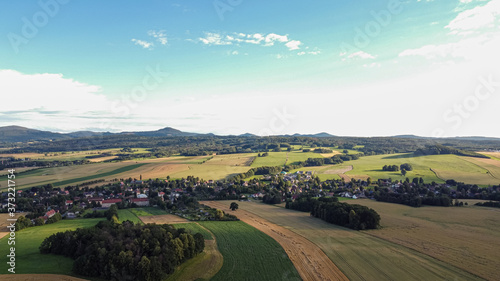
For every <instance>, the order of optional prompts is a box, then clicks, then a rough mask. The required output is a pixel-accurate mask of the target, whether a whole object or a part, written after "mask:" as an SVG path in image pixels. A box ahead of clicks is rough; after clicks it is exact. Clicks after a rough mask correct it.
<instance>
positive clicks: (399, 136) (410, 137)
mask: <svg viewBox="0 0 500 281" xmlns="http://www.w3.org/2000/svg"><path fill="white" fill-rule="evenodd" d="M393 138H398V139H426V137H420V136H415V135H397V136H393Z"/></svg>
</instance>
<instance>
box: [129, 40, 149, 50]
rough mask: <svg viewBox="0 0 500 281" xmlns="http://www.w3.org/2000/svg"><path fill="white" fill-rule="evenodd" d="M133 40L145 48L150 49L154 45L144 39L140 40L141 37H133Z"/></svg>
mask: <svg viewBox="0 0 500 281" xmlns="http://www.w3.org/2000/svg"><path fill="white" fill-rule="evenodd" d="M132 42H134V43H135V44H136V45H139V46H141V47H143V48H144V49H149V50H151V49H152V48H153V46H154V44H153V43H152V42H148V41H144V40H139V39H135V38H134V39H132Z"/></svg>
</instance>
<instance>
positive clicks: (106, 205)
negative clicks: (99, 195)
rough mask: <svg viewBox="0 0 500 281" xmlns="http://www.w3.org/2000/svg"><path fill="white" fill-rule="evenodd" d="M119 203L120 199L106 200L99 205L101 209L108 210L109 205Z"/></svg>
mask: <svg viewBox="0 0 500 281" xmlns="http://www.w3.org/2000/svg"><path fill="white" fill-rule="evenodd" d="M120 202H122V199H108V200H103V201H102V202H101V205H102V207H103V208H109V207H111V205H113V204H116V203H120Z"/></svg>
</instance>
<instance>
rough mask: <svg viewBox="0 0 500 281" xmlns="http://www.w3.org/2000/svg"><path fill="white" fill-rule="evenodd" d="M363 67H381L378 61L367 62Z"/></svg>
mask: <svg viewBox="0 0 500 281" xmlns="http://www.w3.org/2000/svg"><path fill="white" fill-rule="evenodd" d="M363 67H365V68H373V67H380V63H377V62H372V63H366V64H363Z"/></svg>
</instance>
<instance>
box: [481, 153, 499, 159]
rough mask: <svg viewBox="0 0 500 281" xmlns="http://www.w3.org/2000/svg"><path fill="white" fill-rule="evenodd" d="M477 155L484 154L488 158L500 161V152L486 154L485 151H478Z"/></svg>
mask: <svg viewBox="0 0 500 281" xmlns="http://www.w3.org/2000/svg"><path fill="white" fill-rule="evenodd" d="M477 153H480V154H484V155H486V156H490V157H493V158H496V160H500V152H484V151H478V152H477Z"/></svg>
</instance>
